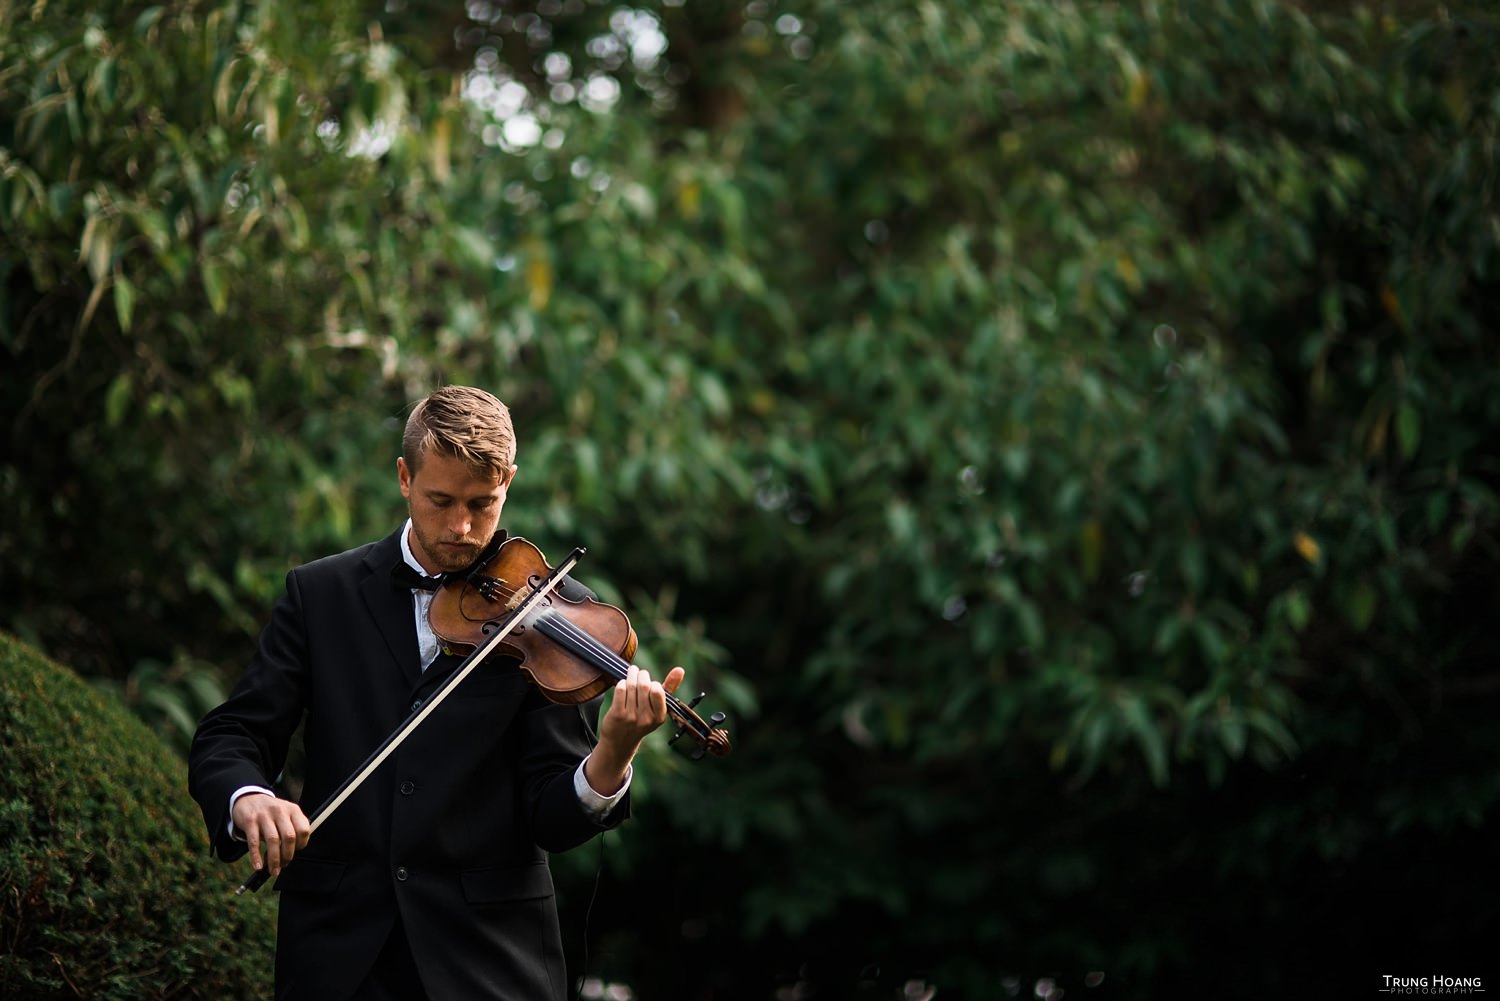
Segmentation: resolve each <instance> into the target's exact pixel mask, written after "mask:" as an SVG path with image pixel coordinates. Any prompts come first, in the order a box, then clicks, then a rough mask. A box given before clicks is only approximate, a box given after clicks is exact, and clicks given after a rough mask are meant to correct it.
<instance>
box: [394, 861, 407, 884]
mask: <svg viewBox="0 0 1500 1001" xmlns="http://www.w3.org/2000/svg"><path fill="white" fill-rule="evenodd" d="M396 878H397V879H398V880H400V881H401V882H403V883H404V882H406V866H404V865H403V866H398V867H397V869H396Z"/></svg>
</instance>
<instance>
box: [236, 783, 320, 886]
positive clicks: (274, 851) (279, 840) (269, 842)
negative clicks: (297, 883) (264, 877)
mask: <svg viewBox="0 0 1500 1001" xmlns="http://www.w3.org/2000/svg"><path fill="white" fill-rule="evenodd" d="M231 818H232V819H233V820H234V829H235V830H236V831H238V832H239V833H240V834H242V835H243V836H244V838H245V841H246V842H248V843H249V845H250V862H251V864H252V865H254V866H255V868H256V869H257V870H259V869H260V868H261V867H262V866H264V865H269V866H270V868H271V875H272V876H277V875H280V873H281V870H282V868H284V867H285V866H286V864H287V863H288V862H290V861H291V860H292V856H293V855H295V854H296V853H297V849H299V848H305V847H307V839H308V836H309V835H311V834H312V825H311V824H309V823H308V821H307V815H306V814H305V813H303V812H302V807H300V806H298V805H297V804H296V803H293V802H292V801H291V800H289V799H280V798H278V797H276V796H268V795H266V794H265V793H263V792H252V793H246V794H245V795H243V796H241V797H240V798H239V799H237V800H235V803H234V809H233V810H232V811H231ZM262 843H264V844H265V846H266V854H265V858H264V860H262V858H261V853H260V846H261V844H262Z"/></svg>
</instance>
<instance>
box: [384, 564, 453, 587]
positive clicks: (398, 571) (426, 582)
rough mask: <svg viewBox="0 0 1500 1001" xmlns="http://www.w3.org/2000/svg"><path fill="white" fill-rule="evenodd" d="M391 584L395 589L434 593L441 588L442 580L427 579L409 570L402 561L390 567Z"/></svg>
mask: <svg viewBox="0 0 1500 1001" xmlns="http://www.w3.org/2000/svg"><path fill="white" fill-rule="evenodd" d="M391 583H393V584H395V585H396V586H397V587H404V588H408V589H410V588H417V589H419V590H422V591H436V590H437V589H438V588H440V587H442V586H443V578H442V577H441V576H438V577H428V576H426V575H425V574H420V573H417V571H415V570H413V569H412V568H411V565H410V564H409V563H407V562H406V561H405V560H402V561H401V562H400V563H397V564H396V565H395V566H393V567H391Z"/></svg>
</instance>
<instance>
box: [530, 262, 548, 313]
mask: <svg viewBox="0 0 1500 1001" xmlns="http://www.w3.org/2000/svg"><path fill="white" fill-rule="evenodd" d="M526 288H527V290H528V292H529V293H530V299H531V308H532V309H534V310H536V311H537V312H541V311H542V310H544V309H546V308H547V303H548V302H550V301H551V299H552V264H551V263H550V262H549V261H548V260H547V259H546V258H545V257H543V256H541V255H540V254H536V255H533V256H532V258H531V260H529V261H527V262H526Z"/></svg>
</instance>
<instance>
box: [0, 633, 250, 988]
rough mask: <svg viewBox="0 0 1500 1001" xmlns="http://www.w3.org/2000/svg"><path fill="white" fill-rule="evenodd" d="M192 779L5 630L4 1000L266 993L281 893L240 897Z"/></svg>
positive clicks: (0, 920)
mask: <svg viewBox="0 0 1500 1001" xmlns="http://www.w3.org/2000/svg"><path fill="white" fill-rule="evenodd" d="M185 788H186V776H185V769H184V766H183V764H182V762H181V761H179V760H178V759H177V758H176V757H174V756H173V755H172V753H171V752H170V751H169V750H168V749H167V747H166V746H164V745H163V744H162V743H161V742H160V741H159V740H158V739H157V738H156V737H155V736H154V735H153V734H152V733H151V732H150V731H149V730H148V729H147V728H146V727H145V725H143V724H142V723H141V722H139V721H138V720H136V719H135V718H134V717H133V716H131V715H130V713H129V712H127V711H126V710H125V709H124V708H123V707H121V706H120V705H118V704H116V703H115V702H113V701H111V700H110V699H108V698H107V697H105V696H103V695H101V694H100V693H99V692H98V691H96V690H94V689H92V688H90V687H89V686H87V685H86V684H84V683H83V682H82V681H80V680H79V679H78V677H77V676H76V675H74V674H73V673H72V672H71V671H69V670H67V669H66V668H63V667H61V666H59V665H58V664H56V663H54V662H52V661H50V660H48V659H46V658H45V657H43V656H41V655H40V654H38V653H37V652H36V651H35V650H33V649H31V648H30V647H27V646H25V645H23V644H21V643H19V642H18V641H16V640H15V639H14V638H13V637H11V636H9V635H6V634H3V633H0V941H3V942H4V943H5V949H4V954H3V955H0V997H7V998H36V999H44V998H76V997H86V998H93V999H98V1001H106V999H113V998H118V999H125V998H129V999H131V1001H139V999H143V998H212V999H215V1001H228V999H231V998H259V997H266V996H268V995H269V993H270V977H271V971H272V962H271V957H272V949H273V943H274V927H275V902H274V900H272V899H270V896H269V895H266V896H264V897H249V898H243V899H235V898H234V897H233V896H232V892H233V888H234V886H235V872H234V871H233V870H231V869H230V868H229V867H227V866H224V865H221V864H219V863H217V862H214V861H213V860H212V859H211V858H210V856H209V853H208V843H207V839H206V837H205V835H204V832H203V829H202V823H201V821H200V820H199V818H198V814H197V811H196V810H195V809H194V808H193V805H192V802H191V801H190V800H189V799H188V798H187V794H186V793H185V792H184V789H185Z"/></svg>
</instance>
